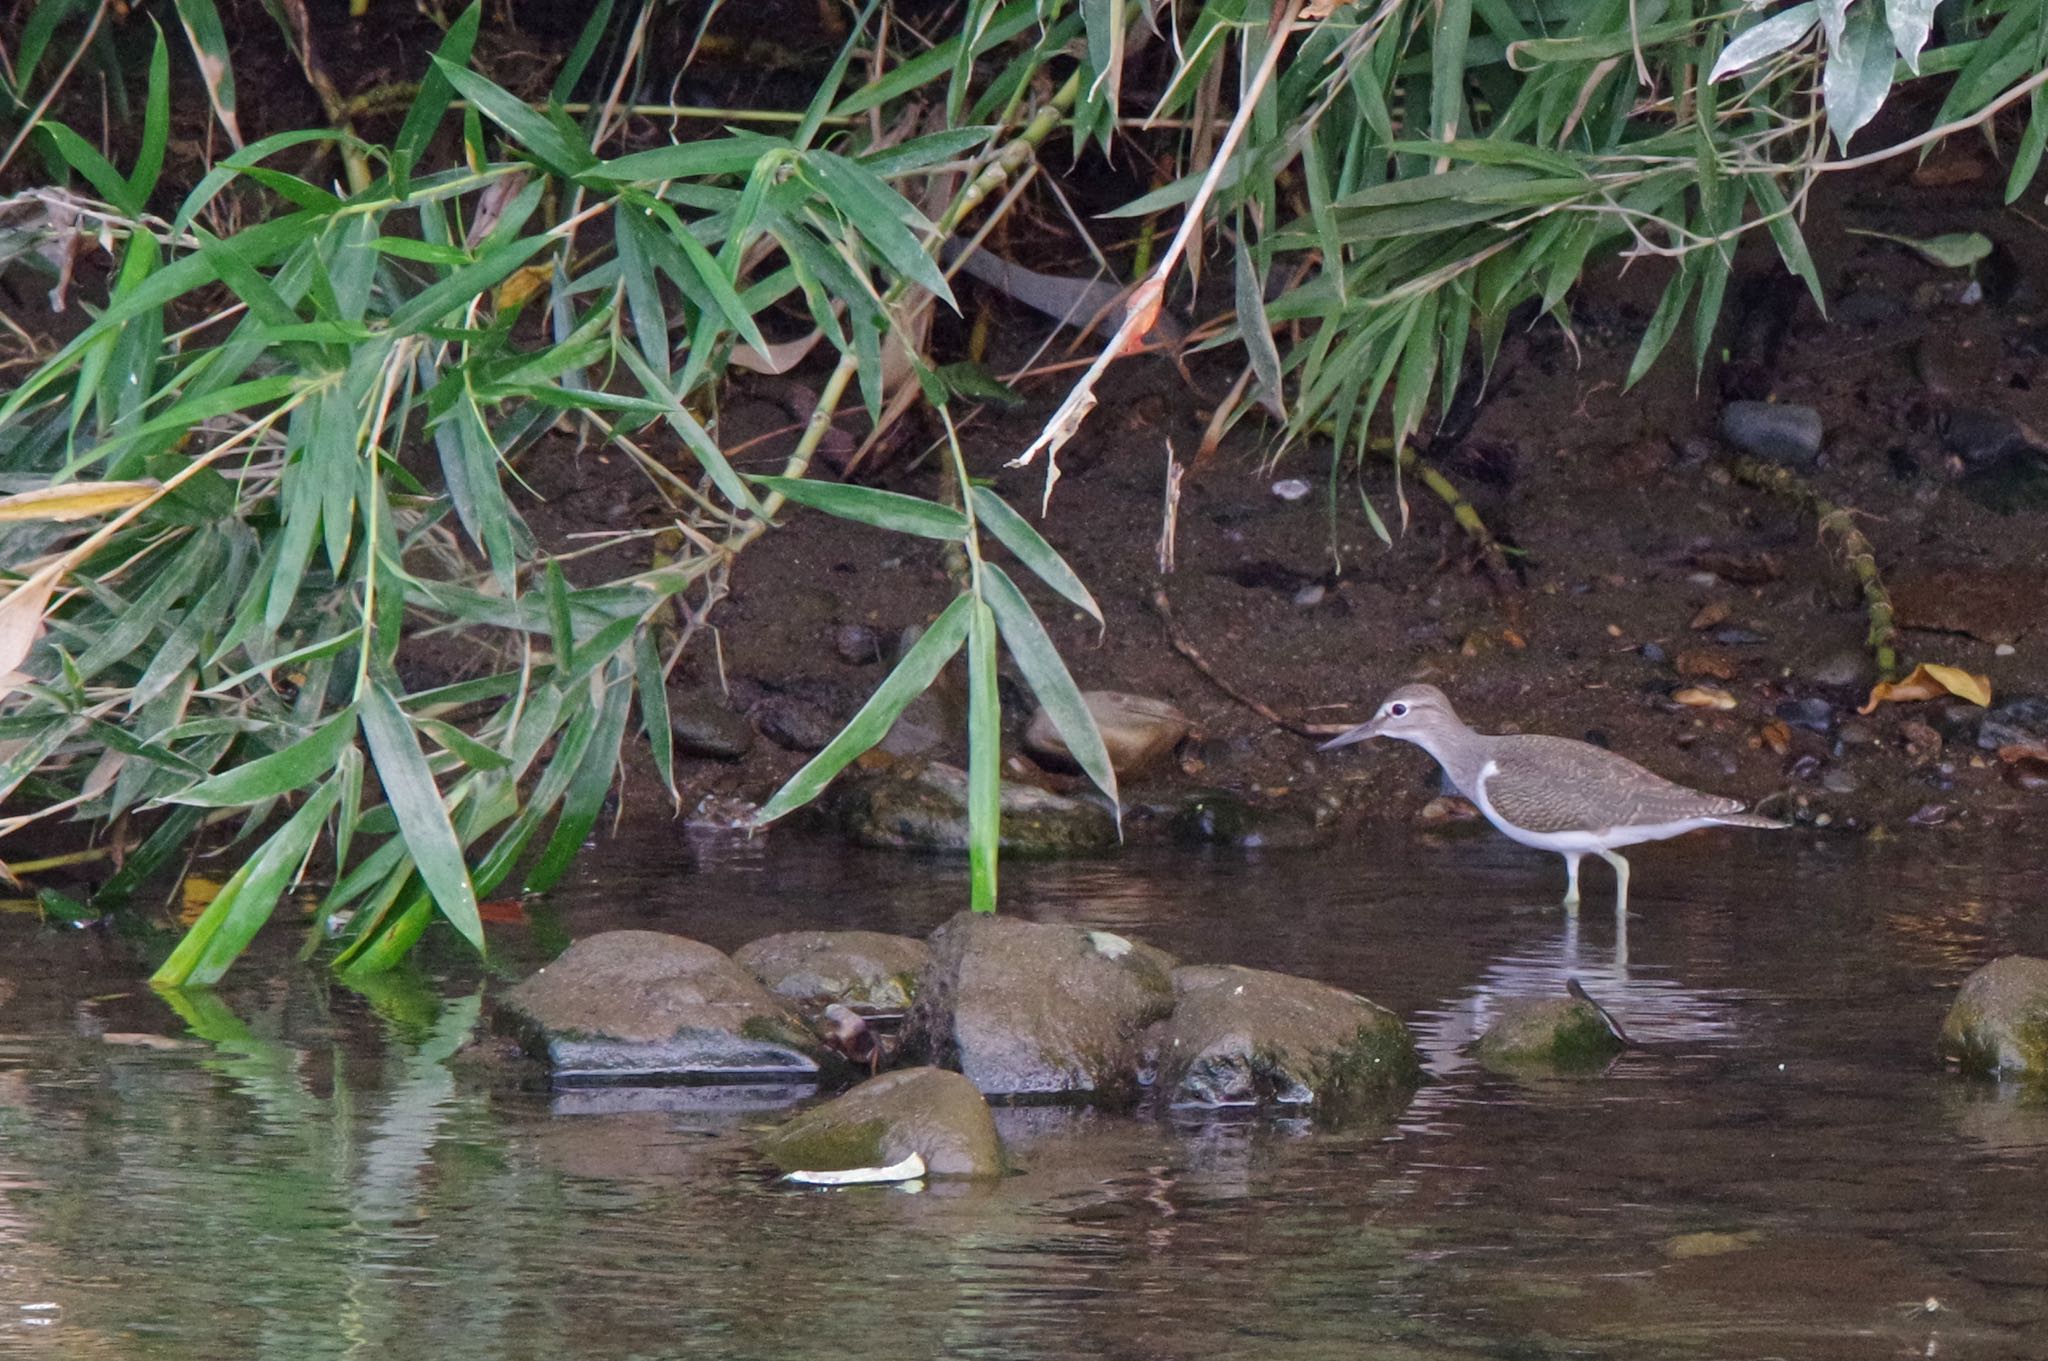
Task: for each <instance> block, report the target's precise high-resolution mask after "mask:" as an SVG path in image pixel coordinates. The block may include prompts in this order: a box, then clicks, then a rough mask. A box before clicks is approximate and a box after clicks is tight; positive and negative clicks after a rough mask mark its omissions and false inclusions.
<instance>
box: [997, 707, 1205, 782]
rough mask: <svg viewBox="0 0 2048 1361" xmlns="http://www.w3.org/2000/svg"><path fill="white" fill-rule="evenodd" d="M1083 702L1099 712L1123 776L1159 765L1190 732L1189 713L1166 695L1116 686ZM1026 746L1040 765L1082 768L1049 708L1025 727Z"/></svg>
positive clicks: (1092, 711) (1107, 746)
mask: <svg viewBox="0 0 2048 1361" xmlns="http://www.w3.org/2000/svg"><path fill="white" fill-rule="evenodd" d="M1081 702H1082V703H1083V704H1086V705H1087V706H1088V712H1089V713H1090V714H1091V715H1093V716H1094V719H1095V726H1096V728H1097V729H1098V730H1099V731H1100V732H1101V733H1102V745H1103V747H1104V748H1105V749H1106V750H1107V751H1108V753H1109V765H1110V768H1111V769H1112V770H1114V771H1115V772H1116V777H1117V778H1118V779H1119V780H1129V779H1136V778H1137V777H1138V776H1140V775H1143V774H1144V773H1145V772H1146V771H1148V770H1150V769H1151V768H1152V767H1153V766H1155V765H1157V764H1158V763H1159V762H1160V760H1161V759H1162V758H1163V757H1165V756H1166V755H1167V754H1168V753H1170V752H1171V751H1172V750H1173V749H1174V748H1175V747H1177V746H1179V745H1180V741H1181V739H1182V738H1183V737H1186V736H1187V735H1188V728H1189V727H1190V724H1189V723H1188V716H1187V715H1186V714H1184V713H1182V712H1181V711H1180V710H1178V709H1176V708H1174V707H1173V706H1172V705H1171V704H1168V703H1167V702H1166V701H1165V700H1163V699H1151V698H1149V697H1147V696H1145V695H1127V694H1123V693H1121V692H1120V691H1116V690H1087V691H1083V692H1082V695H1081ZM1024 749H1025V750H1026V751H1028V752H1030V753H1031V756H1032V759H1033V760H1035V761H1037V762H1038V763H1039V764H1040V765H1044V766H1049V767H1051V768H1053V769H1055V770H1075V769H1078V768H1079V767H1077V766H1076V765H1075V763H1074V757H1073V753H1072V752H1070V751H1068V750H1067V742H1066V739H1065V738H1063V737H1061V736H1060V730H1059V728H1058V727H1056V726H1055V725H1054V724H1053V721H1052V715H1051V714H1049V713H1047V712H1046V711H1045V709H1044V707H1043V706H1041V707H1040V708H1039V709H1038V711H1037V712H1036V713H1034V714H1032V715H1031V722H1030V724H1029V726H1027V727H1026V728H1025V729H1024Z"/></svg>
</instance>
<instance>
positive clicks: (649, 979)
mask: <svg viewBox="0 0 2048 1361" xmlns="http://www.w3.org/2000/svg"><path fill="white" fill-rule="evenodd" d="M502 1007H503V1010H504V1013H505V1016H506V1018H507V1019H508V1020H509V1021H510V1022H511V1023H512V1025H513V1026H514V1028H515V1029H516V1030H517V1031H518V1032H519V1033H520V1035H521V1039H522V1042H523V1043H524V1045H525V1047H526V1049H527V1051H528V1052H529V1053H532V1054H534V1055H535V1056H536V1057H540V1058H544V1059H546V1060H547V1062H548V1063H549V1064H550V1065H551V1066H552V1068H553V1070H554V1075H555V1078H556V1080H557V1081H562V1082H660V1081H682V1080H700V1081H701V1080H704V1079H714V1080H715V1079H721V1078H723V1079H731V1080H734V1081H749V1080H761V1079H765V1078H784V1079H794V1080H805V1079H810V1078H814V1077H815V1076H816V1075H817V1074H818V1071H819V1068H820V1065H821V1064H823V1063H832V1064H836V1063H837V1060H836V1059H835V1058H833V1057H832V1056H830V1055H829V1054H828V1053H827V1051H826V1050H825V1048H824V1047H823V1046H822V1045H821V1044H820V1043H819V1042H818V1040H817V1037H816V1036H814V1035H812V1034H811V1032H810V1030H809V1028H808V1027H806V1026H805V1025H804V1023H803V1018H802V1017H800V1016H798V1015H797V1013H796V1012H795V1010H794V1009H793V1008H791V1007H790V1005H789V1004H788V1003H787V1002H785V1001H783V1000H782V999H781V998H779V997H777V996H775V995H774V994H773V993H771V992H769V991H768V990H767V989H766V988H764V987H762V986H761V984H760V983H759V982H757V981H755V979H754V976H753V975H752V974H750V973H748V972H747V971H746V970H745V969H742V968H741V967H740V966H739V965H737V964H735V963H733V961H732V960H731V959H729V958H727V957H726V956H725V954H723V953H722V952H720V951H718V950H715V949H713V948H712V947H711V946H709V945H705V944H702V943H701V942H698V941H694V940H690V939H688V938H686V937H683V936H672V935H665V934H663V933H661V932H658V931H607V932H604V933H602V934H600V935H595V936H590V937H587V938H585V939H583V940H580V941H577V942H576V943H575V944H574V945H572V946H570V947H569V948H568V949H567V950H565V951H563V952H562V954H561V957H560V958H558V959H556V960H555V962H554V963H552V964H550V965H548V966H547V967H546V968H543V969H541V970H540V971H539V972H538V973H535V974H534V975H533V976H532V977H531V978H528V979H527V980H526V981H525V982H523V983H520V984H518V985H517V986H515V987H513V988H512V989H511V990H510V991H509V992H507V993H506V994H505V996H504V999H503V1002H502Z"/></svg>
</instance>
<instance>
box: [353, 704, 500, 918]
mask: <svg viewBox="0 0 2048 1361" xmlns="http://www.w3.org/2000/svg"><path fill="white" fill-rule="evenodd" d="M362 721H363V737H364V739H365V740H366V741H367V742H368V743H369V746H370V759H371V760H372V761H373V762H375V763H376V766H377V778H378V780H379V781H380V782H382V784H383V786H384V797H385V798H386V799H387V800H388V801H389V802H390V804H391V808H392V811H393V812H395V813H396V814H397V815H398V830H399V835H400V836H402V837H403V838H404V839H405V846H406V849H407V850H408V851H410V852H411V853H412V858H413V861H414V863H416V864H417V865H418V866H419V871H420V878H421V879H422V880H424V881H425V882H426V885H427V889H428V891H429V892H430V893H432V894H433V895H434V903H435V906H437V907H439V908H440V909H441V915H442V916H444V917H446V918H447V919H448V921H449V924H450V925H452V926H454V928H455V929H456V930H457V931H459V932H461V933H462V935H463V937H464V938H465V939H466V940H468V941H469V943H470V944H471V945H473V946H475V947H476V952H477V953H478V954H483V953H484V928H483V921H482V920H481V919H480V918H479V917H478V915H477V910H476V891H475V889H474V888H472V887H471V885H470V882H469V870H468V868H467V867H466V866H465V865H464V864H463V861H462V844H461V843H460V842H459V841H457V840H456V839H455V828H454V827H453V825H451V824H450V823H449V821H448V809H447V806H446V805H445V804H443V803H442V801H441V791H440V789H439V788H438V787H436V786H435V784H434V773H433V772H432V771H431V770H429V769H428V768H427V760H426V757H424V756H422V755H421V754H420V746H419V740H418V739H417V738H416V737H415V736H414V735H413V731H412V724H411V723H410V722H409V721H408V720H407V719H406V716H405V714H404V712H403V711H402V710H400V709H399V707H398V700H397V698H396V697H395V696H394V695H393V694H392V693H391V691H390V690H389V689H387V688H386V687H385V684H384V682H383V681H382V680H380V679H376V678H372V680H371V682H370V686H369V692H368V693H367V694H365V695H364V696H363V700H362Z"/></svg>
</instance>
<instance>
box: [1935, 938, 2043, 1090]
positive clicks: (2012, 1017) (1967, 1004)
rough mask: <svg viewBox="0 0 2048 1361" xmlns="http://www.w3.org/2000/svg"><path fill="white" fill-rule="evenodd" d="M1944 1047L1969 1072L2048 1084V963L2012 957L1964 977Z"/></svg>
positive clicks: (1944, 1031) (1944, 1034)
mask: <svg viewBox="0 0 2048 1361" xmlns="http://www.w3.org/2000/svg"><path fill="white" fill-rule="evenodd" d="M1940 1048H1941V1056H1942V1057H1943V1058H1944V1059H1947V1060H1948V1061H1950V1062H1952V1063H1954V1064H1955V1065H1956V1066H1957V1067H1958V1068H1960V1069H1961V1070H1962V1071H1963V1072H1965V1073H1971V1074H1974V1075H1977V1076H1983V1077H2002V1078H2021V1079H2024V1080H2026V1081H2028V1082H2048V959H2037V958H2035V957H2033V956H2031V955H2007V956H2005V957H2004V958H2003V959H1994V960H1992V961H1991V962H1990V963H1989V964H1986V965H1985V966H1984V967H1983V968H1981V969H1979V970H1977V971H1976V972H1975V973H1973V974H1971V975H1970V976H1969V977H1968V978H1966V979H1964V980H1963V986H1962V990H1961V991H1960V992H1958V993H1957V994H1956V1000H1955V1004H1954V1005H1953V1006H1951V1007H1950V1008H1949V1011H1948V1017H1947V1019H1946V1020H1944V1021H1943V1022H1942V1023H1941V1041H1940Z"/></svg>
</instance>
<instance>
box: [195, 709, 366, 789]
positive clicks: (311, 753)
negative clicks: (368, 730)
mask: <svg viewBox="0 0 2048 1361" xmlns="http://www.w3.org/2000/svg"><path fill="white" fill-rule="evenodd" d="M355 732H356V711H355V709H354V707H353V706H351V707H349V708H346V709H343V710H342V711H341V712H339V713H337V714H336V715H335V716H334V717H332V718H330V719H328V720H327V721H326V722H325V723H323V724H321V725H320V726H319V727H317V728H315V729H314V730H313V731H312V732H310V733H307V734H306V735H305V736H304V737H302V738H300V739H299V740H298V741H296V742H294V743H292V744H291V745H290V746H288V747H285V748H284V749H282V750H280V751H273V752H271V753H270V754H269V755H268V756H259V757H257V758H256V759H255V760H253V761H245V762H243V763H242V764H241V765H238V766H236V767H235V768H234V769H233V770H228V771H223V772H222V773H220V774H219V775H215V776H212V777H211V778H208V779H204V780H201V781H200V782H199V783H197V784H195V785H193V786H192V787H191V788H190V789H186V790H183V791H181V792H180V793H177V794H174V795H172V796H171V797H170V798H169V799H167V800H166V802H169V803H187V804H196V805H198V806H200V807H202V808H239V807H242V806H243V805H246V804H252V803H258V802H261V801H262V800H264V799H274V798H276V797H278V796H279V795H281V794H289V793H291V792H292V791H293V790H295V789H304V788H305V787H306V786H307V785H309V784H311V783H313V781H315V780H317V779H320V778H321V777H322V776H324V775H326V774H327V773H328V772H329V771H331V770H333V769H334V763H335V762H336V761H337V760H339V759H340V757H341V753H342V749H343V748H345V747H347V746H348V745H349V743H350V742H351V741H353V740H354V738H355Z"/></svg>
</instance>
